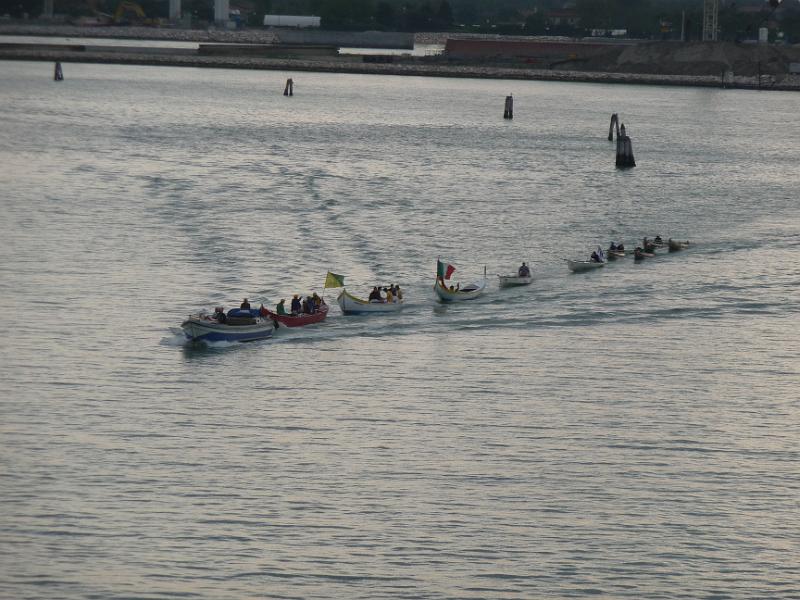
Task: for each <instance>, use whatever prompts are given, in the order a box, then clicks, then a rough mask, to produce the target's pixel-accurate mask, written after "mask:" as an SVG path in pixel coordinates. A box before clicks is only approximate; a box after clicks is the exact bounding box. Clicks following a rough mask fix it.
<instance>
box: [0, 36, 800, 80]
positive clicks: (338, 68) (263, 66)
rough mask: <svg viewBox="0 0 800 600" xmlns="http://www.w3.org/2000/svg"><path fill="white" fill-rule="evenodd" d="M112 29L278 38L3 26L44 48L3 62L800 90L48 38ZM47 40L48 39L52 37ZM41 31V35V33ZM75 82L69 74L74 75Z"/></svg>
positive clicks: (1, 55)
mask: <svg viewBox="0 0 800 600" xmlns="http://www.w3.org/2000/svg"><path fill="white" fill-rule="evenodd" d="M108 30H114V33H116V34H117V35H115V36H114V38H115V39H160V40H170V41H197V42H199V43H202V42H222V43H234V42H239V43H271V41H272V39H273V38H274V35H273V34H272V32H270V31H268V30H253V31H243V32H240V31H231V32H229V31H204V30H180V29H151V28H108V27H103V28H78V27H69V26H24V27H23V26H12V25H0V43H2V41H3V35H17V36H19V35H24V36H34V35H35V36H37V37H42V40H43V41H42V44H41V45H36V44H32V45H31V47H30V48H26V47H23V46H22V45H14V46H13V47H11V46H9V47H5V48H2V49H0V60H15V61H45V62H56V61H58V62H62V63H101V64H126V65H149V66H170V67H195V68H219V69H254V70H271V71H284V72H289V73H291V72H298V71H307V72H308V71H311V72H320V73H351V74H365V75H398V76H418V77H460V78H476V79H507V80H528V81H561V82H584V83H614V84H635V85H665V86H692V87H716V88H723V87H725V88H729V89H752V90H755V89H761V90H780V91H800V77H799V76H795V77H790V78H787V79H784V80H783V81H781V82H780V83H774V82H773V81H768V80H767V79H765V78H763V77H762V80H761V85H759V81H758V78H757V77H751V76H735V77H733V79H732V80H730V79H729V80H727V81H726V82H725V85H724V86H723V82H722V77H721V76H712V75H674V74H671V75H664V74H646V73H621V72H613V71H576V70H556V69H534V68H530V67H527V66H523V65H519V66H506V65H500V64H485V63H481V64H477V63H473V64H470V63H466V62H459V63H455V62H445V61H441V60H430V58H429V57H424V58H417V59H406V58H402V59H398V60H395V61H393V62H387V63H373V62H363V58H362V57H361V56H358V55H339V56H329V57H297V58H289V57H280V58H279V57H273V58H266V57H258V56H204V55H197V54H187V53H186V51H185V50H184V51H179V50H175V51H170V50H169V49H159V51H158V52H154V51H152V50H150V51H148V50H147V49H137V48H132V47H128V48H124V49H122V48H117V49H114V50H113V51H112V49H111V48H108V49H106V50H105V51H104V48H103V47H102V46H97V45H92V46H88V45H87V46H86V47H83V46H79V48H80V49H79V50H76V49H75V48H71V49H70V48H67V47H61V48H58V47H54V48H47V47H46V45H47V38H48V37H51V36H61V37H98V38H102V37H108V35H107V32H108ZM45 31H46V32H47V33H46V34H45V35H42V34H43V33H44V32H45ZM35 32H38V33H35ZM435 39H436V38H435V36H433V34H427V35H425V36H423V39H422V40H418V43H431V41H432V40H435ZM66 75H67V77H68V74H66Z"/></svg>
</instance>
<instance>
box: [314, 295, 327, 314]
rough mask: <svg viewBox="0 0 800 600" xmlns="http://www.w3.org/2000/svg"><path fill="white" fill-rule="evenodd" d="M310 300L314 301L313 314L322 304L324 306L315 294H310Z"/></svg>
mask: <svg viewBox="0 0 800 600" xmlns="http://www.w3.org/2000/svg"><path fill="white" fill-rule="evenodd" d="M311 298H312V299H313V300H314V312H317V311H318V310H319V309H320V307H321V306H322V305H323V304H325V301H324V300H323V299H322V298H320V296H319V295H318V294H317V292H314V293H313V294H311Z"/></svg>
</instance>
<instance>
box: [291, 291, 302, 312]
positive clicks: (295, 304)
mask: <svg viewBox="0 0 800 600" xmlns="http://www.w3.org/2000/svg"><path fill="white" fill-rule="evenodd" d="M290 308H291V311H292V315H299V314H300V312H301V311H302V309H303V307H302V304H301V302H300V297H299V296H298V295H297V294H295V295H294V297H293V298H292V305H291V307H290Z"/></svg>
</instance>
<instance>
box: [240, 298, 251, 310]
mask: <svg viewBox="0 0 800 600" xmlns="http://www.w3.org/2000/svg"><path fill="white" fill-rule="evenodd" d="M239 308H240V309H241V310H250V303H249V302H248V301H247V298H245V299H244V300H242V304H241V306H239Z"/></svg>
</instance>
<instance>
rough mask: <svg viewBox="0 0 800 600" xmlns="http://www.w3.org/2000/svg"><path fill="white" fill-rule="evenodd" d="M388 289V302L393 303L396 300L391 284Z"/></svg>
mask: <svg viewBox="0 0 800 600" xmlns="http://www.w3.org/2000/svg"><path fill="white" fill-rule="evenodd" d="M385 291H386V302H387V303H389V304H391V303H393V302H394V292H392V287H391V286H389V287H388V288H386V289H385Z"/></svg>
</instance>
